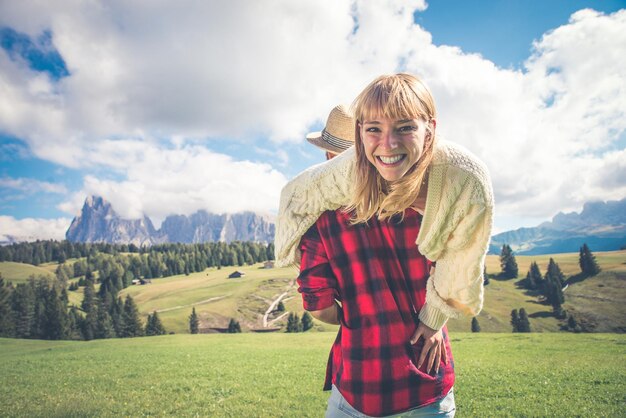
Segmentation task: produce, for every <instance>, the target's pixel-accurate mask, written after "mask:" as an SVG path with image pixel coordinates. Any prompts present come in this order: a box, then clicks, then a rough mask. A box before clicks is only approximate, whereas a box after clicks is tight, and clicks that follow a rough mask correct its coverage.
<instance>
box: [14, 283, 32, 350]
mask: <svg viewBox="0 0 626 418" xmlns="http://www.w3.org/2000/svg"><path fill="white" fill-rule="evenodd" d="M11 311H12V312H13V318H14V321H15V331H14V335H15V337H16V338H35V337H33V336H31V330H32V328H33V322H34V318H35V291H34V289H33V287H32V286H30V284H28V283H20V284H18V285H17V286H16V287H15V289H14V290H13V292H11Z"/></svg>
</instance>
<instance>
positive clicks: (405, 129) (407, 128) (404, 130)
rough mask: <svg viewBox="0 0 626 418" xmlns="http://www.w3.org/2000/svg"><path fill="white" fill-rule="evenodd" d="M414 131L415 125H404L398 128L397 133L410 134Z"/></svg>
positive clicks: (415, 129)
mask: <svg viewBox="0 0 626 418" xmlns="http://www.w3.org/2000/svg"><path fill="white" fill-rule="evenodd" d="M415 131H417V126H416V125H404V126H400V127H398V132H400V133H410V132H415Z"/></svg>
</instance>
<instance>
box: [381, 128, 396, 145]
mask: <svg viewBox="0 0 626 418" xmlns="http://www.w3.org/2000/svg"><path fill="white" fill-rule="evenodd" d="M380 146H381V147H383V148H387V149H394V148H396V147H397V146H398V139H397V138H396V136H395V135H394V132H393V130H386V131H384V132H383V135H382V137H381V143H380Z"/></svg>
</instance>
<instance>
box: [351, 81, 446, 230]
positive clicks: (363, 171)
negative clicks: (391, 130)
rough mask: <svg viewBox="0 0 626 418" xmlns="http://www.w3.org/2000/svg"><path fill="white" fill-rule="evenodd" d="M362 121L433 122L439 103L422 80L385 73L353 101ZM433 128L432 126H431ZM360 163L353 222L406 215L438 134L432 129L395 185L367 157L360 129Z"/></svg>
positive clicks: (424, 173)
mask: <svg viewBox="0 0 626 418" xmlns="http://www.w3.org/2000/svg"><path fill="white" fill-rule="evenodd" d="M352 110H353V112H354V115H355V117H356V119H357V121H358V122H359V123H362V122H363V121H366V120H372V119H375V118H377V117H385V118H390V119H396V120H397V119H422V120H424V121H426V122H430V121H431V120H432V119H434V118H435V117H436V111H435V103H434V100H433V98H432V95H431V94H430V91H429V90H428V88H427V87H426V85H424V83H422V81H421V80H420V79H419V78H417V77H415V76H413V75H410V74H395V75H384V76H380V77H378V78H377V79H376V80H374V81H372V82H371V83H370V84H369V85H368V86H367V87H366V88H365V90H363V91H362V92H361V93H360V94H359V95H358V96H357V98H356V99H355V100H354V102H353V104H352ZM429 131H430V129H429ZM355 139H356V141H355V142H356V157H357V166H356V171H355V177H354V185H355V187H354V192H353V195H352V197H351V201H350V204H349V205H348V206H347V207H346V208H345V211H346V212H352V214H353V216H352V220H351V222H352V223H353V224H358V223H366V222H367V221H368V220H369V219H371V218H372V217H373V216H377V217H378V218H379V219H381V220H385V219H389V218H391V217H392V216H394V215H398V214H400V215H401V216H403V214H404V211H405V210H406V209H407V208H409V207H411V205H413V203H414V202H415V199H416V198H417V196H418V195H419V192H420V189H421V187H422V185H423V183H424V180H425V179H426V173H427V170H428V167H429V166H430V163H431V162H432V157H433V150H434V145H435V140H436V137H435V135H434V132H432V131H430V135H428V138H427V141H426V142H425V144H424V152H423V154H422V156H421V157H420V159H419V161H418V162H417V163H416V165H415V166H414V167H412V168H411V169H410V170H409V171H408V172H407V173H406V174H405V175H404V177H403V178H402V179H400V180H399V181H398V182H396V183H394V184H393V185H389V184H387V182H386V181H385V180H384V179H383V178H382V177H381V176H380V174H378V171H377V170H376V168H375V167H374V166H373V165H372V164H371V163H370V162H369V161H368V160H367V156H366V155H365V152H364V149H363V143H362V141H361V136H360V132H359V129H358V126H357V129H356V138H355Z"/></svg>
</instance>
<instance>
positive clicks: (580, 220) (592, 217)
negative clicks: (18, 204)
mask: <svg viewBox="0 0 626 418" xmlns="http://www.w3.org/2000/svg"><path fill="white" fill-rule="evenodd" d="M274 231H275V225H274V223H273V221H272V220H271V219H270V218H268V217H266V216H261V215H258V214H255V213H254V212H242V213H235V214H221V215H217V214H212V213H208V212H206V211H204V210H201V211H198V212H196V213H193V214H191V215H189V216H186V215H170V216H168V217H167V218H165V220H164V221H163V223H162V224H161V227H160V228H159V229H156V228H155V227H154V226H153V224H152V221H151V220H150V218H148V217H147V216H144V217H143V218H141V219H132V220H129V219H123V218H121V217H120V216H119V215H118V214H117V213H116V212H115V210H114V209H113V207H112V206H111V204H110V203H109V202H107V201H106V200H104V199H103V198H102V197H98V196H91V197H88V198H87V199H86V200H85V204H84V205H83V208H82V211H81V214H80V215H79V216H77V217H75V218H74V220H73V221H72V224H71V225H70V227H69V229H68V230H67V233H66V238H67V239H68V240H70V241H79V242H109V243H116V244H130V243H133V244H135V245H138V246H141V245H154V244H160V243H165V242H181V243H200V242H215V241H224V242H231V241H257V242H272V241H273V240H274ZM583 243H587V245H588V246H589V247H590V248H591V249H592V250H593V251H611V250H619V249H621V248H624V247H625V246H626V199H622V200H619V201H608V202H588V203H586V204H585V205H584V207H583V210H582V212H580V213H576V212H571V213H562V212H560V213H559V214H557V215H556V216H554V217H553V218H552V220H551V221H549V222H544V223H542V224H541V225H539V226H536V227H534V228H519V229H516V230H514V231H507V232H502V233H500V234H497V235H494V236H493V237H492V238H491V244H490V247H489V252H490V253H491V254H499V253H500V251H501V248H502V245H503V244H508V245H510V246H511V248H512V249H513V251H514V252H515V254H519V255H537V254H554V253H564V252H577V251H578V250H579V248H580V247H581V246H582V244H583Z"/></svg>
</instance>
